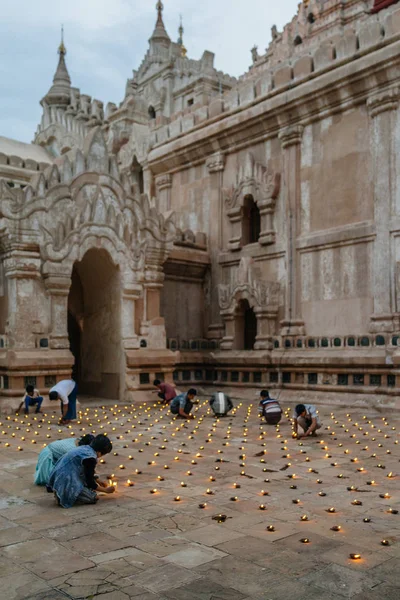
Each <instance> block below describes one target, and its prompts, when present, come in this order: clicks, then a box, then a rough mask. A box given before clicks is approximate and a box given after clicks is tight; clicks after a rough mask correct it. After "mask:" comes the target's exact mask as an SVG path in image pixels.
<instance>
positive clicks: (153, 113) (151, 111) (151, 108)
mask: <svg viewBox="0 0 400 600" xmlns="http://www.w3.org/2000/svg"><path fill="white" fill-rule="evenodd" d="M149 117H150V119H155V118H156V117H157V113H156V109H155V108H154V106H149Z"/></svg>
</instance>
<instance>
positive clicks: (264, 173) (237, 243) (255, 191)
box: [223, 152, 281, 250]
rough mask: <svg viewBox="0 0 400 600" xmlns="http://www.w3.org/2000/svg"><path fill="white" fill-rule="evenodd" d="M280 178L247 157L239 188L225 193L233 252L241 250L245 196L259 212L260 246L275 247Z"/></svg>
mask: <svg viewBox="0 0 400 600" xmlns="http://www.w3.org/2000/svg"><path fill="white" fill-rule="evenodd" d="M280 183H281V176H280V174H279V173H271V172H269V171H268V169H267V168H266V167H265V166H264V165H261V164H260V163H257V162H256V161H255V159H254V156H253V155H252V154H251V152H249V153H248V155H247V158H246V161H245V164H244V166H243V167H242V168H241V169H240V170H239V173H238V177H237V182H236V185H233V186H232V187H230V188H227V189H224V190H223V194H224V200H225V207H226V209H227V214H228V217H229V220H230V221H231V224H232V236H231V239H230V240H229V249H230V250H240V248H241V247H242V230H241V229H242V228H241V222H242V216H243V205H244V200H245V198H246V196H252V197H253V199H254V202H255V203H256V204H257V206H258V208H259V210H260V217H261V233H260V237H259V243H260V244H262V245H269V244H273V243H275V230H274V224H273V215H274V211H275V205H276V200H277V198H278V196H279V191H280Z"/></svg>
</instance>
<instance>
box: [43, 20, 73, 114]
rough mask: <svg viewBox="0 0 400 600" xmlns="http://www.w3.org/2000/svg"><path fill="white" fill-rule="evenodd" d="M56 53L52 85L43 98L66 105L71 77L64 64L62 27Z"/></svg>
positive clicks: (47, 101) (64, 48) (56, 103)
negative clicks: (55, 68)
mask: <svg viewBox="0 0 400 600" xmlns="http://www.w3.org/2000/svg"><path fill="white" fill-rule="evenodd" d="M58 54H59V55H60V58H59V60H58V65H57V70H56V73H55V75H54V78H53V85H52V86H51V88H50V90H49V91H48V92H47V94H46V96H45V97H44V98H43V100H45V102H46V103H47V104H52V105H60V106H67V105H68V104H69V103H70V97H71V78H70V76H69V73H68V69H67V65H66V64H65V55H66V54H67V49H66V47H65V44H64V27H61V43H60V45H59V47H58Z"/></svg>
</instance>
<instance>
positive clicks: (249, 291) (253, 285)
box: [218, 257, 281, 350]
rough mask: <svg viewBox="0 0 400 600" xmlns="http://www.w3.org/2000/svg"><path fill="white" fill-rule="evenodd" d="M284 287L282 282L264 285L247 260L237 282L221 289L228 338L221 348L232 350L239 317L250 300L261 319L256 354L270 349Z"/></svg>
mask: <svg viewBox="0 0 400 600" xmlns="http://www.w3.org/2000/svg"><path fill="white" fill-rule="evenodd" d="M280 295H281V286H280V284H279V283H278V282H274V281H263V280H261V279H260V278H259V277H257V276H256V275H255V272H254V263H253V261H252V259H251V258H249V257H243V258H242V259H241V260H240V263H239V266H238V269H237V271H236V278H235V279H234V280H233V281H232V282H231V283H229V284H220V285H219V286H218V300H219V307H220V310H221V316H222V318H223V320H224V322H225V326H226V335H225V337H224V339H223V340H222V343H221V348H223V349H225V350H231V349H232V348H233V340H234V338H235V313H236V311H237V310H238V307H239V303H240V301H241V300H247V301H248V303H249V305H250V307H251V308H253V310H254V313H255V315H256V317H257V326H258V332H257V337H256V345H255V349H256V350H261V349H266V348H269V347H270V345H271V336H273V335H274V334H275V328H276V320H277V315H278V308H279V304H280Z"/></svg>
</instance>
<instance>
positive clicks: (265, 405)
mask: <svg viewBox="0 0 400 600" xmlns="http://www.w3.org/2000/svg"><path fill="white" fill-rule="evenodd" d="M258 410H259V412H260V414H261V415H262V416H263V417H265V420H266V422H267V424H268V425H277V424H278V423H279V421H280V420H281V418H282V409H281V406H280V404H279V402H278V400H274V399H273V398H271V397H270V395H269V392H268V390H262V392H260V404H259V408H258Z"/></svg>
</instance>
